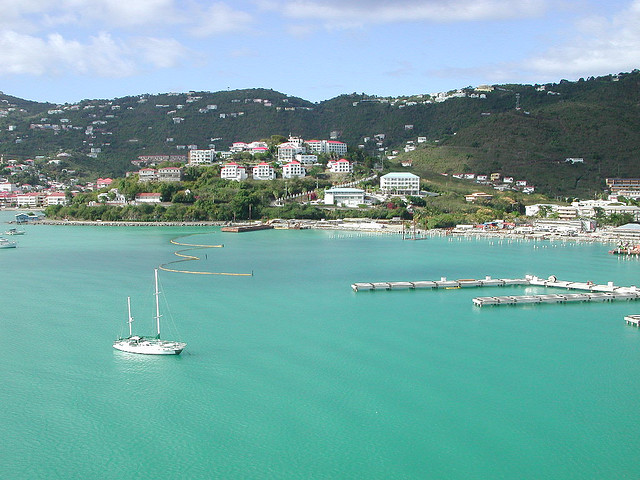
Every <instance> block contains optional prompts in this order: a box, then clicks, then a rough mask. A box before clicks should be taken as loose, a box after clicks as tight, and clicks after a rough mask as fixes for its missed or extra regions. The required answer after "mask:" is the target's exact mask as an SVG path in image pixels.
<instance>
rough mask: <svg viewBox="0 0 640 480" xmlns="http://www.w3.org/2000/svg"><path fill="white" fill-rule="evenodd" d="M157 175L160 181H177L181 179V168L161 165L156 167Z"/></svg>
mask: <svg viewBox="0 0 640 480" xmlns="http://www.w3.org/2000/svg"><path fill="white" fill-rule="evenodd" d="M157 175H158V181H160V182H179V181H180V180H182V169H181V168H180V167H163V168H159V169H158V172H157Z"/></svg>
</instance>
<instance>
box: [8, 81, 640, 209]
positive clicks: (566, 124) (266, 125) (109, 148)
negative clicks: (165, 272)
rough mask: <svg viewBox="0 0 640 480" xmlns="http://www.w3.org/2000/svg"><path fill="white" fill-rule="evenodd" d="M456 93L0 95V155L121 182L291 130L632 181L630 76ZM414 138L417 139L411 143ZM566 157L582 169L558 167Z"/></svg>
mask: <svg viewBox="0 0 640 480" xmlns="http://www.w3.org/2000/svg"><path fill="white" fill-rule="evenodd" d="M450 93H452V94H453V93H456V92H450ZM462 93H464V94H465V95H466V96H462ZM457 94H458V96H455V95H449V96H448V97H447V99H446V101H436V98H435V97H431V96H429V95H426V94H422V95H415V96H413V97H402V98H379V97H371V96H367V95H364V94H356V93H353V94H349V95H341V96H339V97H336V98H334V99H331V100H327V101H324V102H320V103H312V102H309V101H306V100H304V99H301V98H296V97H290V96H287V95H285V94H283V93H280V92H276V91H273V90H267V89H251V90H233V91H223V92H215V93H212V92H189V93H179V94H162V95H146V94H143V95H139V96H133V97H124V98H117V99H112V100H82V101H80V102H78V103H76V104H73V105H71V104H68V105H52V104H45V103H36V102H29V101H27V100H21V99H18V98H15V97H11V96H8V95H4V94H1V95H0V102H1V103H0V154H2V155H3V156H4V158H5V159H6V158H16V159H24V158H33V157H36V156H44V157H54V156H55V155H57V154H58V153H60V152H65V153H69V154H70V155H71V156H70V157H67V158H66V160H65V166H66V167H67V168H68V169H75V170H77V171H78V172H79V176H81V175H82V174H85V175H87V176H88V177H92V176H93V177H94V178H95V177H97V176H107V175H108V176H123V175H124V173H125V172H126V171H127V170H132V169H133V168H134V167H133V166H132V165H131V163H130V162H131V160H134V159H136V158H137V157H138V156H140V155H155V154H162V155H169V154H173V155H186V153H187V151H188V148H190V147H194V146H195V147H197V148H210V147H211V146H215V148H216V149H217V150H227V149H228V148H229V146H230V145H231V144H232V143H233V142H236V141H244V142H250V141H253V140H260V139H267V138H271V137H272V136H274V135H282V136H285V137H286V136H288V135H290V134H293V135H297V136H302V137H304V138H306V139H311V138H329V137H330V136H333V137H335V138H338V139H340V140H341V141H344V142H347V143H348V144H349V146H350V147H351V148H353V149H355V148H358V146H361V148H363V149H364V150H365V151H366V152H367V153H368V154H370V155H382V154H388V155H392V152H393V151H394V150H397V151H400V152H403V147H404V146H405V144H406V142H407V141H413V142H416V145H417V146H418V148H417V149H416V150H415V151H411V152H408V153H400V155H399V156H398V158H397V159H396V160H397V161H399V160H402V159H403V158H407V157H408V158H411V159H412V160H413V166H412V170H414V171H415V172H416V173H419V174H425V175H426V174H428V173H464V172H470V173H492V172H500V173H502V174H503V175H509V176H514V177H516V178H522V179H525V180H527V181H528V182H529V184H532V185H535V186H536V190H537V191H542V192H545V193H548V194H550V195H559V196H569V195H575V196H583V197H586V196H592V195H594V194H595V193H597V192H600V191H602V189H603V188H604V179H605V178H606V177H609V176H625V177H640V164H639V163H638V162H637V161H636V156H637V155H638V152H640V135H639V133H640V115H639V114H640V73H639V72H638V71H634V72H631V73H627V74H619V75H608V76H604V77H598V78H589V79H586V80H582V79H581V80H580V81H578V82H568V81H561V82H560V83H557V84H546V85H495V86H494V88H493V90H492V91H486V92H478V91H474V89H473V88H471V87H468V88H465V89H462V90H461V91H459V92H457ZM516 107H518V108H516ZM381 135H384V137H382V136H381ZM376 136H378V137H377V138H376ZM418 137H423V140H426V141H424V142H421V143H417V138H418ZM92 149H93V150H92ZM89 154H91V155H93V157H92V156H89ZM94 157H95V158H94ZM568 157H580V158H584V163H581V164H575V165H574V164H570V163H566V162H565V159H566V158H568Z"/></svg>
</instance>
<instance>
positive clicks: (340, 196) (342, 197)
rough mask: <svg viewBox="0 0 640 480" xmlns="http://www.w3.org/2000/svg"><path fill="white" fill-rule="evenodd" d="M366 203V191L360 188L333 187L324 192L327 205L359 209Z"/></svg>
mask: <svg viewBox="0 0 640 480" xmlns="http://www.w3.org/2000/svg"><path fill="white" fill-rule="evenodd" d="M364 203H365V201H364V190H361V189H359V188H344V187H333V188H330V189H328V190H325V192H324V204H325V205H337V206H340V207H357V206H359V205H362V204H364Z"/></svg>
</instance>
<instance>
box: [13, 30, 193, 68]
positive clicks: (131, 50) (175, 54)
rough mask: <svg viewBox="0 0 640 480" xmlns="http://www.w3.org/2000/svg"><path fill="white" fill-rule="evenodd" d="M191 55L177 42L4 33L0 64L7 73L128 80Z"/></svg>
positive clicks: (169, 40) (101, 35) (107, 35)
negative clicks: (68, 37)
mask: <svg viewBox="0 0 640 480" xmlns="http://www.w3.org/2000/svg"><path fill="white" fill-rule="evenodd" d="M188 53H189V52H188V50H187V49H186V48H184V47H183V46H182V45H181V44H180V43H179V42H177V41H176V40H173V39H161V38H136V39H133V40H131V41H129V42H127V43H125V42H122V41H120V40H116V39H114V38H112V37H111V35H110V34H108V33H100V34H98V35H97V36H93V37H90V38H89V39H88V41H86V42H84V43H83V42H80V41H77V40H69V39H66V38H64V37H63V36H62V35H60V34H51V35H49V36H47V37H46V38H39V37H35V36H31V35H25V34H20V33H16V32H12V31H5V32H3V33H1V34H0V64H2V65H3V73H5V74H7V73H8V74H29V75H37V76H44V75H62V74H64V73H71V74H75V75H92V76H96V77H104V78H118V77H127V76H131V75H134V74H136V73H139V72H140V71H141V70H143V69H144V68H146V67H151V68H170V67H175V66H176V65H178V64H179V63H180V62H181V60H183V59H184V58H185V56H186V55H187V54H188Z"/></svg>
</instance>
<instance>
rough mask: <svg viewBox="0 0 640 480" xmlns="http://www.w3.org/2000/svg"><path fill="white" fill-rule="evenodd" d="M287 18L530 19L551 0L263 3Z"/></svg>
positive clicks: (335, 23) (342, 21)
mask: <svg viewBox="0 0 640 480" xmlns="http://www.w3.org/2000/svg"><path fill="white" fill-rule="evenodd" d="M260 5H261V6H262V7H263V8H269V9H276V8H277V9H278V10H279V11H281V12H282V13H283V15H284V16H285V17H289V18H292V19H297V20H317V21H321V22H324V23H325V25H326V26H329V27H338V28H349V27H362V26H365V25H369V24H383V23H395V22H418V21H430V22H456V21H481V20H500V19H513V18H530V17H535V16H539V15H541V14H542V13H544V12H545V10H546V7H547V0H513V1H511V2H505V1H503V0H398V1H396V2H389V1H386V0H371V1H366V2H363V1H360V0H343V1H337V0H325V1H318V0H285V1H283V2H282V3H281V4H279V5H278V4H276V3H275V2H262V3H261V4H260Z"/></svg>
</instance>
